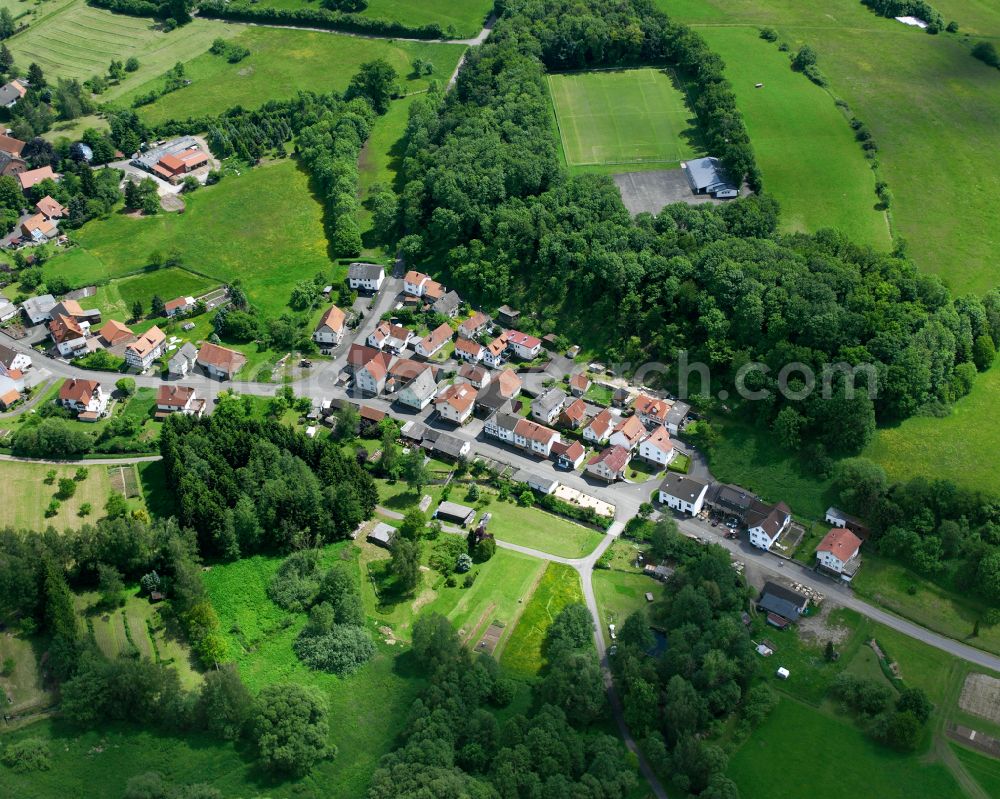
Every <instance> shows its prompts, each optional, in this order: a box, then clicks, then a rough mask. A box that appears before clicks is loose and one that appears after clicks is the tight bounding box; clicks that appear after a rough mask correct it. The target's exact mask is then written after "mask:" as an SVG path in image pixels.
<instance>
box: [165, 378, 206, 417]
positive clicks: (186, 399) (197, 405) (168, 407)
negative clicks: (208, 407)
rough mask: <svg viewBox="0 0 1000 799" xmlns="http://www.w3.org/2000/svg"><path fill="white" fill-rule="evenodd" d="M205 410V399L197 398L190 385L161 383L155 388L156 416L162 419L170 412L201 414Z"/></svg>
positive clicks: (191, 414)
mask: <svg viewBox="0 0 1000 799" xmlns="http://www.w3.org/2000/svg"><path fill="white" fill-rule="evenodd" d="M204 412H205V400H203V399H198V397H197V396H196V394H195V390H194V389H193V388H191V386H179V385H177V384H176V383H172V384H169V385H166V384H165V385H162V386H160V387H159V388H158V389H157V390H156V416H157V418H159V419H162V418H164V417H166V416H169V415H170V414H172V413H184V414H188V415H190V416H201V415H202V414H203V413H204Z"/></svg>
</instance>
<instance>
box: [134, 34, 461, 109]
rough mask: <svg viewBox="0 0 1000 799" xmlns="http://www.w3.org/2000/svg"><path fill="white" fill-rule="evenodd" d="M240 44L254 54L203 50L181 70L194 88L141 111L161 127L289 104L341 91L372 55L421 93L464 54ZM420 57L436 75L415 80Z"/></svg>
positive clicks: (293, 38) (290, 40)
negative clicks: (239, 56) (300, 96)
mask: <svg viewBox="0 0 1000 799" xmlns="http://www.w3.org/2000/svg"><path fill="white" fill-rule="evenodd" d="M235 43H236V44H240V45H242V46H244V47H246V48H247V49H249V50H250V55H249V56H247V57H246V58H245V59H243V60H242V61H240V62H239V63H236V64H230V63H229V62H228V61H227V60H226V58H225V57H224V56H218V55H212V54H211V53H209V52H204V51H203V52H202V54H201V55H199V56H198V57H197V58H194V59H193V60H191V61H189V62H188V63H186V64H185V65H184V66H185V72H186V74H187V76H188V78H189V79H190V80H191V84H190V85H188V86H185V87H183V88H181V89H178V90H177V91H174V92H170V93H169V94H165V95H163V96H162V97H161V98H160V99H158V100H157V101H156V102H155V103H152V104H150V105H146V106H142V107H141V108H140V109H138V113H139V115H140V116H141V117H142V119H143V121H144V122H146V123H147V124H150V125H156V124H160V123H162V122H164V121H166V120H169V119H187V118H188V117H202V116H205V115H207V114H218V113H221V112H222V111H225V110H226V109H228V108H232V107H233V106H236V105H240V106H243V107H244V108H256V107H258V106H261V105H263V104H264V103H266V102H267V101H269V100H286V99H288V98H291V97H293V96H295V93H296V92H298V91H302V90H304V89H308V90H309V91H314V92H328V91H333V90H343V89H345V88H346V87H347V84H348V83H349V82H350V79H351V77H352V76H353V75H354V73H355V72H357V70H358V67H359V66H360V65H361V64H363V63H364V62H366V61H371V60H372V59H375V58H384V59H385V60H386V61H388V62H389V63H390V64H391V65H392V66H393V67H394V68H395V69H396V71H397V72H398V73H399V76H400V83H401V86H402V89H403V91H404V92H407V93H409V92H415V91H421V90H423V89H426V88H427V84H428V82H429V81H430V80H432V79H438V80H442V79H444V80H447V78H448V76H449V75H451V73H452V72H453V71H454V69H455V65H456V64H457V63H458V59H459V58H460V57H461V55H462V52H463V51H464V50H465V46H464V45H460V44H444V45H442V44H430V43H426V42H402V41H394V40H389V39H362V38H358V37H355V36H347V35H341V34H335V33H319V32H316V31H301V30H288V29H286V30H280V29H277V28H263V27H254V28H248V29H245V30H244V32H242V33H240V34H239V36H237V37H236V39H235ZM205 49H206V50H207V47H206V48H205ZM415 58H421V59H423V60H424V61H430V62H431V63H433V64H434V74H433V75H431V76H421V77H418V76H415V75H412V69H411V66H410V64H411V63H412V61H413V59H415ZM167 66H168V67H169V66H172V65H167ZM163 82H164V78H163V76H162V74H158V75H157V76H156V77H155V78H153V79H151V80H149V81H147V82H145V83H144V84H142V85H135V86H134V88H133V89H132V90H131V91H130V92H128V94H126V95H125V96H123V97H122V98H121V101H122V102H124V103H127V104H130V103H131V100H132V99H133V98H134V97H135V96H136V95H140V94H145V93H147V92H149V91H150V90H153V89H160V88H162V86H163Z"/></svg>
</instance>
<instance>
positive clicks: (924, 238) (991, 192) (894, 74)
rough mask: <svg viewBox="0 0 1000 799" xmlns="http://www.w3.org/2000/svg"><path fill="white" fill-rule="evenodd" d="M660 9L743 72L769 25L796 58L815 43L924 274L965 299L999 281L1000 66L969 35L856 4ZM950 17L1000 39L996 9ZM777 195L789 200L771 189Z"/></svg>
mask: <svg viewBox="0 0 1000 799" xmlns="http://www.w3.org/2000/svg"><path fill="white" fill-rule="evenodd" d="M659 5H660V6H661V7H662V8H663V9H664V10H665V11H666V12H667V13H668V14H672V15H673V16H674V17H676V18H677V19H678V20H680V21H682V22H689V23H691V24H692V25H694V26H695V27H696V29H697V30H698V31H699V32H700V33H702V34H703V35H705V37H706V38H707V39H708V41H709V43H710V44H712V45H713V46H714V47H715V49H716V51H717V52H718V53H719V54H720V55H721V56H722V57H723V59H724V60H725V61H726V62H727V64H728V65H729V68H730V69H731V70H732V69H739V68H740V67H739V66H738V64H739V62H742V61H744V60H746V59H748V58H752V56H751V55H749V54H750V52H751V48H750V47H749V44H750V40H749V37H748V36H747V34H749V35H750V36H752V35H755V34H756V32H757V30H758V28H760V27H764V26H769V27H773V28H775V29H776V30H777V31H778V33H779V37H780V40H781V41H784V42H787V43H788V44H789V46H790V47H791V48H792V50H793V51H794V50H795V49H797V48H798V47H799V46H800V45H802V44H809V45H810V46H811V47H812V48H813V49H814V50H815V51H816V53H817V55H818V58H819V67H820V69H821V70H822V72H823V73H824V74H825V75H826V76H827V78H828V80H829V83H830V90H831V91H832V93H833V94H835V95H837V96H838V97H841V98H843V99H844V100H845V101H847V103H848V104H849V105H850V107H851V109H852V110H853V112H854V113H855V114H856V115H857V116H858V118H860V119H862V120H863V121H864V122H865V123H866V124H867V125H868V127H869V128H870V129H871V132H872V135H873V137H874V139H875V141H876V142H877V144H878V147H879V156H878V157H879V163H880V173H881V176H882V179H883V180H885V181H886V182H887V183H888V185H889V188H890V190H891V191H892V193H893V197H894V200H893V204H892V208H891V210H890V214H891V218H892V223H893V230H894V235H896V236H900V237H902V238H903V239H905V241H906V242H907V243H908V245H909V252H910V254H911V256H912V257H913V259H914V260H915V261H916V263H917V265H918V266H920V267H921V269H923V270H925V271H927V272H933V273H934V274H938V275H940V276H941V277H942V278H943V279H944V280H945V282H947V283H948V284H949V285H950V286H951V287H952V288H953V289H954V290H956V291H957V292H959V293H964V292H975V293H983V292H985V291H987V290H989V289H990V288H992V287H993V286H995V285H996V284H997V282H998V278H997V274H998V273H997V267H996V259H995V257H994V255H995V252H996V249H997V244H998V243H1000V228H998V227H997V225H996V220H997V218H998V216H1000V173H998V172H997V171H996V170H994V169H990V168H989V167H988V166H987V161H988V159H985V160H984V155H983V154H984V153H989V152H992V150H993V148H994V147H995V143H996V120H997V119H1000V80H997V71H996V70H995V69H990V68H988V67H986V66H985V65H984V64H982V63H981V62H979V61H977V60H975V59H974V58H972V57H971V55H970V54H969V46H968V44H967V43H966V42H965V41H963V38H962V35H961V33H959V34H957V35H952V34H941V35H938V36H929V35H927V34H926V33H924V32H922V31H920V30H919V29H916V28H911V27H908V26H905V25H902V24H900V23H898V22H896V21H895V20H891V19H885V18H882V17H879V16H877V15H875V14H874V13H872V12H871V11H869V10H868V9H867V8H865V7H864V6H863V5H861V4H860V3H858V2H856V0H832V1H831V2H829V3H825V4H823V6H822V8H818V7H816V6H814V5H812V4H808V3H801V2H798V0H659ZM941 10H942V12H943V13H944V14H945V15H946V17H949V18H950V17H952V16H954V18H955V19H957V20H958V21H959V23H960V24H961V23H962V20H963V17H967V18H968V19H969V23H968V24H969V25H970V26H971V27H975V28H978V29H979V30H981V31H990V32H991V33H992V35H993V36H996V35H1000V30H998V29H997V28H996V26H995V25H996V24H995V20H996V19H997V11H996V6H995V4H992V3H986V2H973V1H972V0H969V1H968V2H964V1H962V0H954V2H952V3H950V4H947V5H946V6H945V8H942V9H941ZM733 31H742V32H743V36H737V37H736V41H742V42H743V45H741V46H739V47H733V48H727V47H726V41H727V39H728V38H729V36H730V34H729V33H728V32H733ZM734 35H735V34H734ZM716 42H718V43H719V44H718V45H716ZM761 45H763V42H762V43H761ZM769 46H770V47H775V49H776V46H775V45H769ZM755 47H759V46H755ZM794 77H797V78H800V79H801V80H802V81H804V82H805V81H806V79H805V78H804V77H802V76H794ZM766 88H767V87H766V86H765V89H764V91H765V93H766ZM744 91H746V89H745V88H744ZM737 92H738V94H739V92H740V89H739V87H737ZM831 102H832V100H831ZM745 113H746V111H745ZM800 113H802V112H801V111H800ZM810 113H813V112H810ZM748 121H749V122H751V126H752V120H748ZM773 124H774V125H775V126H777V127H780V128H782V129H788V128H789V126H791V125H793V124H798V123H797V122H794V123H793V122H792V121H791V120H789V119H788V118H787V116H786V117H782V118H779V119H776V120H774V123H773ZM753 134H754V130H753V128H752V127H751V135H753ZM758 135H759V134H758ZM755 144H756V141H755ZM817 152H818V156H819V157H825V153H823V152H822V151H817ZM800 166H801V165H800ZM845 174H848V173H847V172H845ZM764 177H765V181H766V180H767V172H766V171H765V173H764ZM779 185H780V181H779ZM768 190H770V191H776V192H779V193H780V189H779V188H778V186H776V185H773V184H771V183H770V182H769V183H768ZM813 199H814V200H815V201H820V200H821V198H818V197H817V198H813ZM785 212H786V213H790V214H792V216H793V218H794V216H795V214H796V213H798V211H797V210H796V208H794V207H788V206H786V207H785ZM847 232H848V233H851V234H852V235H855V236H856V238H859V239H861V240H863V238H862V237H861V236H857V234H855V233H854V231H852V230H851V229H848V231H847Z"/></svg>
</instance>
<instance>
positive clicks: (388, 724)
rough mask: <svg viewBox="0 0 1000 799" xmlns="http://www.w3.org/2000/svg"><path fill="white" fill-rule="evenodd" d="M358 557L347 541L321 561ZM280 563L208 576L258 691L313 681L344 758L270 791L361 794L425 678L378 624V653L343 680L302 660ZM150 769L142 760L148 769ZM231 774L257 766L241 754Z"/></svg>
mask: <svg viewBox="0 0 1000 799" xmlns="http://www.w3.org/2000/svg"><path fill="white" fill-rule="evenodd" d="M356 556H357V549H356V548H354V547H353V546H352V545H351V544H350V543H349V542H345V543H340V544H336V545H333V546H329V547H326V548H325V550H324V552H323V557H322V561H323V563H324V564H332V563H334V562H337V561H338V560H340V559H344V560H346V561H348V562H351V563H356V562H357V560H356ZM280 563H281V559H280V558H276V557H264V556H255V557H251V558H245V559H243V560H240V561H236V562H234V563H229V564H224V565H216V566H214V567H213V568H212V569H211V570H210V571H209V572H208V573H206V574H205V584H206V588H207V589H208V595H209V597H210V599H211V601H212V604H213V605H214V606H215V609H216V611H217V612H218V614H219V620H220V622H221V627H222V630H223V631H225V634H226V637H227V640H228V643H229V647H230V654H231V655H232V656H233V657H234V659H235V661H236V663H237V665H238V666H239V669H240V674H241V675H242V676H243V679H244V681H245V682H246V683H247V685H248V686H249V687H250V688H251V690H254V691H257V690H259V689H260V688H261V687H263V686H265V685H270V684H273V683H278V682H294V683H299V684H303V685H313V686H316V687H317V688H318V689H319V690H320V691H322V692H323V694H324V695H325V697H326V699H327V702H328V704H329V709H330V719H331V724H330V727H331V730H330V742H331V743H333V744H335V745H336V746H337V747H338V754H337V758H336V759H335V760H332V761H327V762H325V763H323V764H321V765H320V766H319V767H317V768H316V769H315V770H314V771H313V772H312V773H311V775H310V776H309V777H307V778H305V779H303V780H299V781H295V780H289V781H287V782H284V783H282V784H281V785H279V786H276V787H269V788H268V789H267V790H266V791H264V792H265V793H266V794H267V795H273V796H280V797H285V796H290V795H294V796H307V797H319V796H323V797H333V798H335V799H356V797H358V796H363V795H364V794H365V791H366V790H367V786H368V781H369V779H370V778H371V773H372V771H373V769H374V768H375V766H376V764H377V763H378V760H379V758H380V757H381V756H382V755H383V754H385V753H386V752H388V751H390V750H391V749H392V748H393V746H394V744H395V739H396V736H397V735H398V734H399V732H400V731H401V729H402V726H403V724H404V722H405V719H406V713H407V710H408V709H409V706H410V703H411V702H412V701H413V699H414V698H415V696H416V694H417V692H418V691H419V690H420V687H421V681H420V680H419V679H418V678H417V677H416V676H415V675H414V674H413V672H412V664H411V661H410V657H409V656H408V655H407V654H405V653H401V652H400V651H399V649H400V648H399V647H398V646H395V647H392V646H387V645H385V644H383V643H381V640H380V636H379V635H378V633H377V632H376V631H375V630H374V628H373V627H372V626H370V627H369V629H371V630H372V632H373V634H374V635H375V639H376V642H377V643H378V652H377V654H376V657H375V658H374V660H372V661H371V662H370V663H368V664H367V665H366V666H365V667H364V668H362V669H360V670H359V671H358V672H356V673H355V674H353V675H350V676H349V677H346V678H340V677H337V676H335V675H332V674H326V673H322V672H313V671H310V670H309V669H307V668H306V667H305V666H303V665H302V664H301V663H300V662H299V660H298V659H297V658H296V657H295V655H294V653H293V651H292V643H293V642H294V640H295V637H296V635H297V634H298V632H299V630H301V629H302V627H303V625H304V624H305V620H306V617H305V615H304V614H288V613H285V611H283V610H281V608H279V607H277V606H276V605H275V604H274V603H273V602H271V600H270V599H269V598H268V596H267V593H266V590H267V584H268V582H269V580H270V579H271V576H272V575H273V574H274V572H275V571H276V570H277V568H278V566H279V564H280ZM359 577H360V575H359ZM148 768H150V766H148V765H146V764H143V769H142V770H148ZM227 772H231V774H230V776H229V779H234V778H236V779H239V780H240V781H246V780H249V779H252V778H253V777H254V774H255V771H254V769H253V767H252V765H250V764H248V763H246V762H244V761H242V760H241V759H237V758H236V757H235V756H233V757H230V758H229V762H228V763H227ZM217 787H220V788H221V787H222V786H217ZM228 793H229V794H230V795H239V796H244V795H257V794H258V793H259V791H258V790H256V789H253V790H251V789H249V788H246V787H244V788H243V789H242V790H231V791H229V792H228Z"/></svg>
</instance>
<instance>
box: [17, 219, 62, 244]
mask: <svg viewBox="0 0 1000 799" xmlns="http://www.w3.org/2000/svg"><path fill="white" fill-rule="evenodd" d="M21 235H22V236H23V237H24V238H26V239H31V240H33V241H39V242H42V241H48V240H49V239H54V238H55V237H56V236H58V235H59V228H58V227H57V226H56V223H55V222H53V221H52V220H51V219H46V218H45V214H35V215H34V216H31V217H28V218H27V219H25V220H24V221H23V222H22V223H21Z"/></svg>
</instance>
